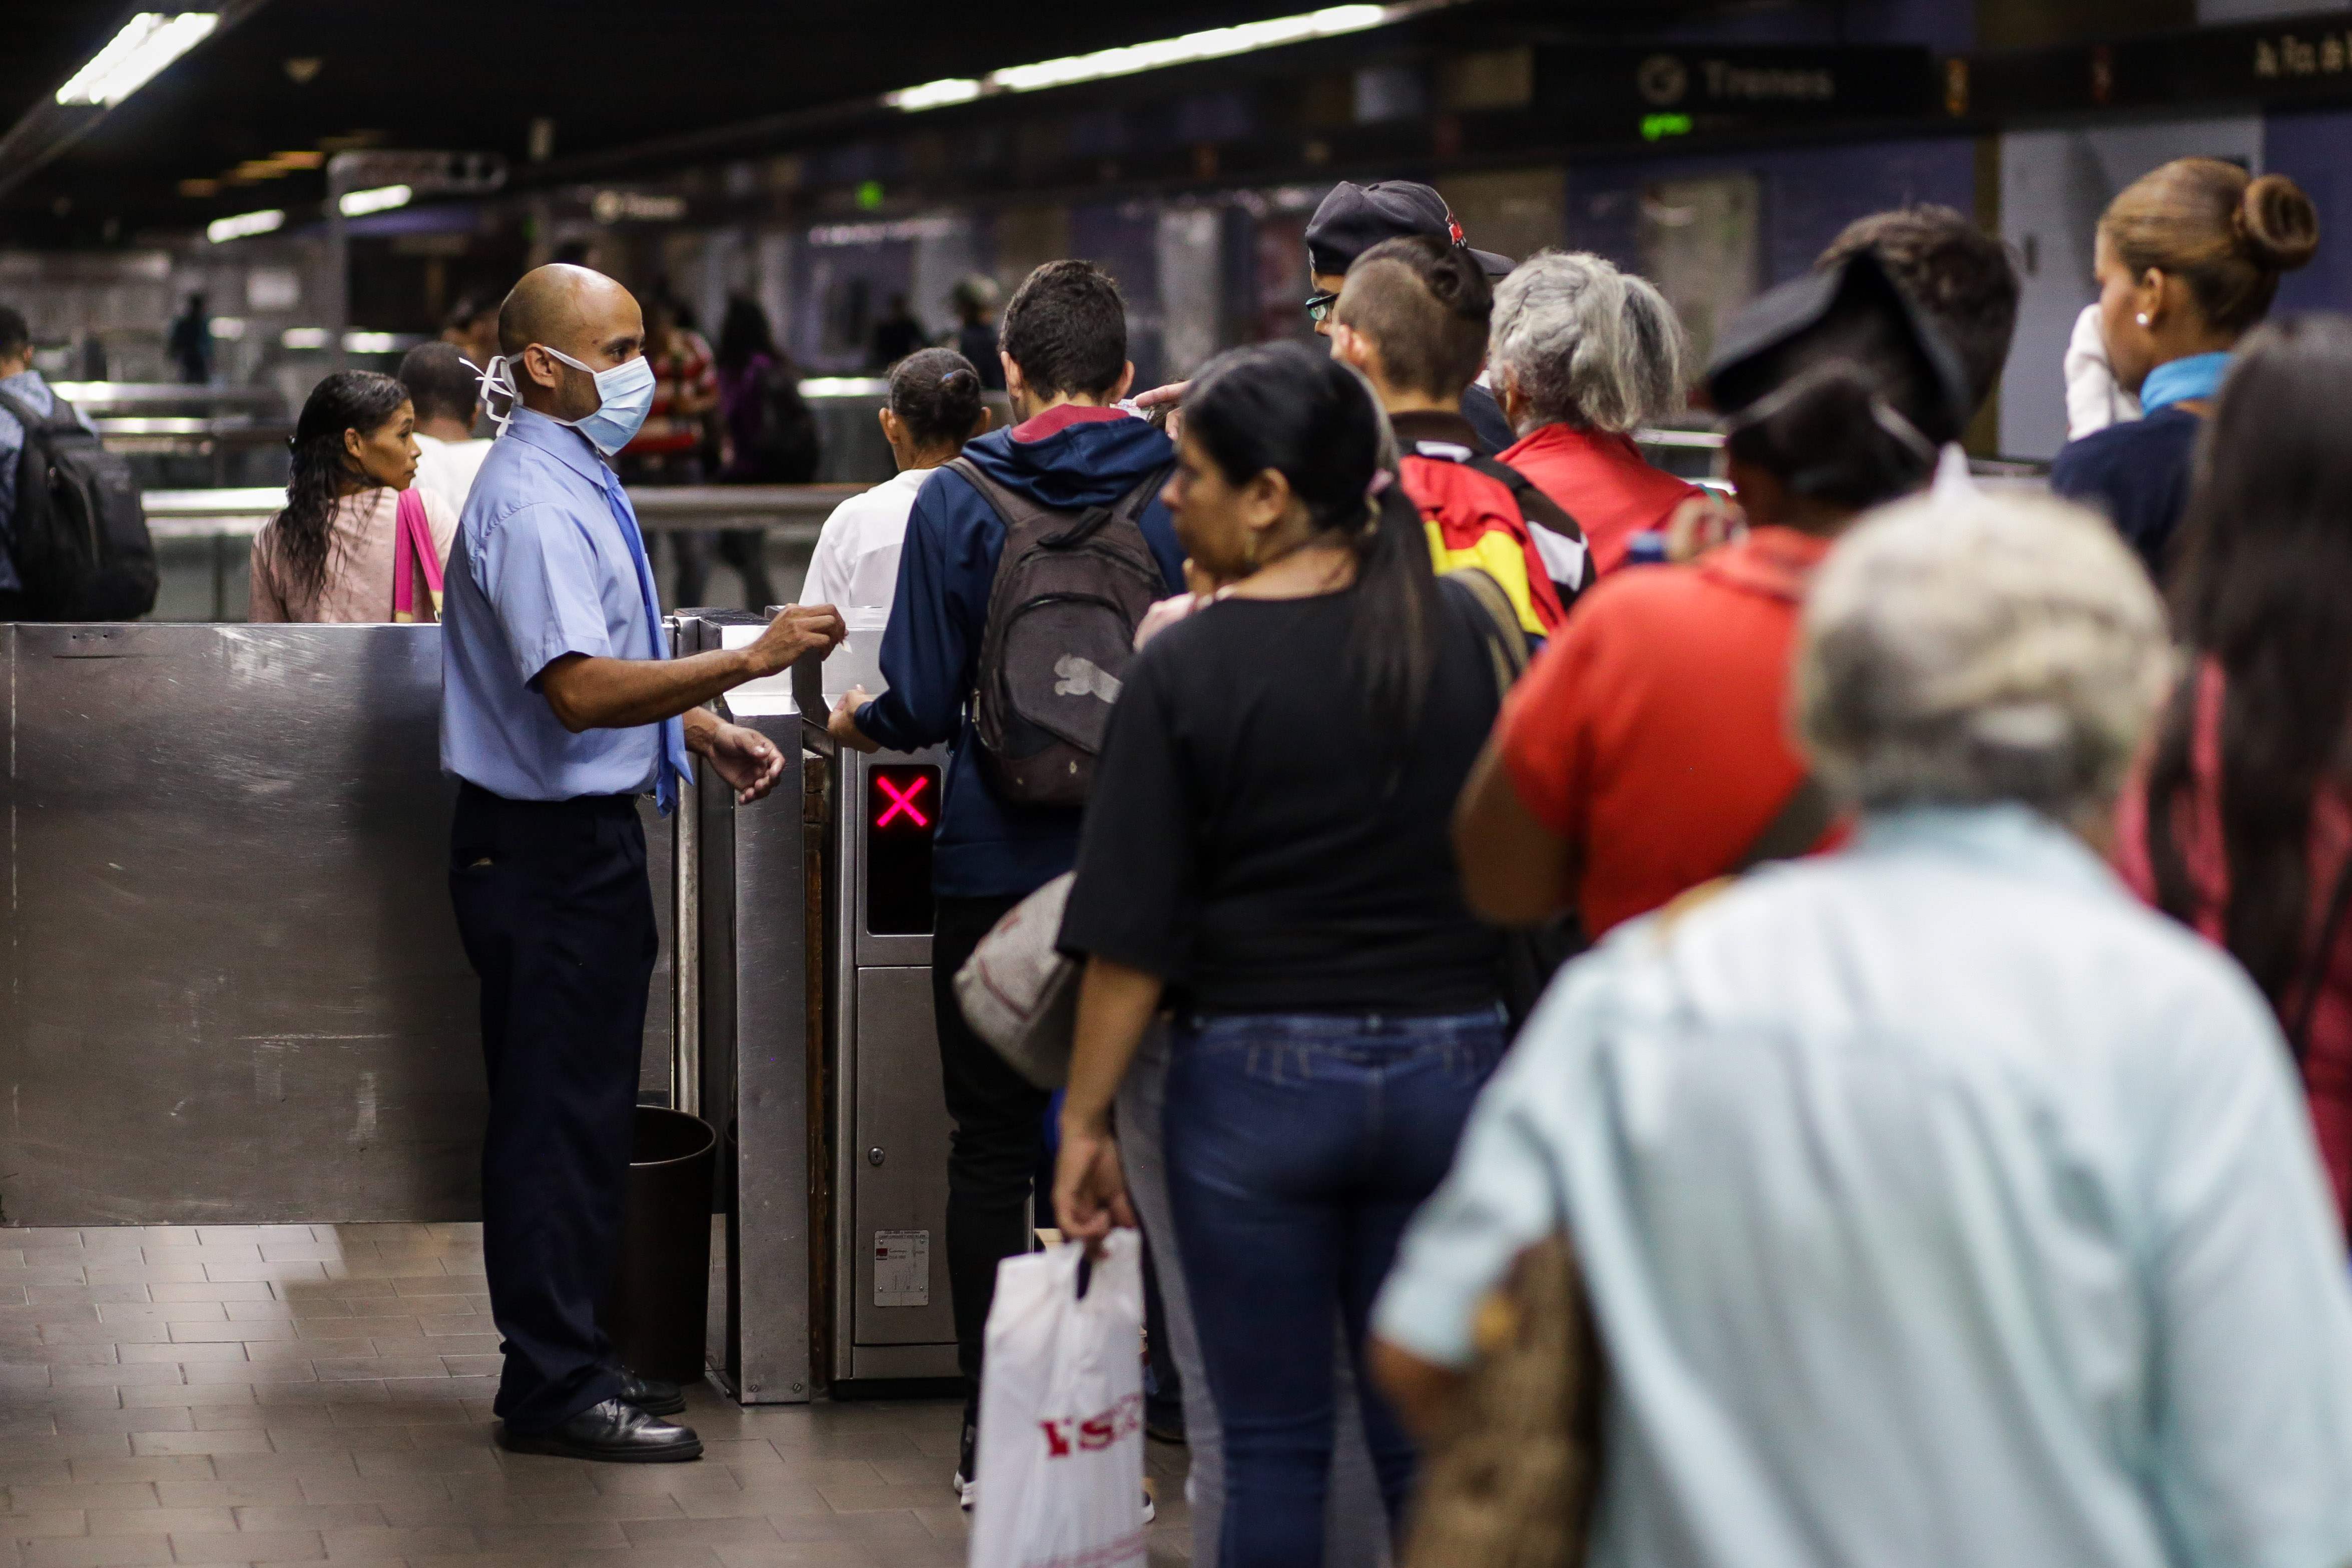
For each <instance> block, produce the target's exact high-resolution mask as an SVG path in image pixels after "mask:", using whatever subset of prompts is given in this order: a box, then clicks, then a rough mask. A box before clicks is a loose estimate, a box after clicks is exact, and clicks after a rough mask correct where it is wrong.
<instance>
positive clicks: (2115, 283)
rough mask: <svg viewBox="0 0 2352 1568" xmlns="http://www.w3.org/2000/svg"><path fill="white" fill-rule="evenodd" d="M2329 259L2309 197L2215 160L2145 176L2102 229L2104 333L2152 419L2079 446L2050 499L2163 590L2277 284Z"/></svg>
mask: <svg viewBox="0 0 2352 1568" xmlns="http://www.w3.org/2000/svg"><path fill="white" fill-rule="evenodd" d="M2318 248H2319V214H2318V211H2317V210H2316V209H2315V208H2314V207H2313V206H2312V204H2311V198H2310V197H2309V196H2306V195H2305V194H2304V193H2303V190H2302V188H2301V187H2300V186H2298V185H2297V184H2296V183H2294V181H2293V180H2290V179H2288V178H2287V177H2286V176H2285V175H2284V174H2264V175H2262V176H2261V177H2260V178H2256V177H2255V176H2253V175H2251V174H2248V173H2247V172H2246V171H2244V170H2243V169H2241V168H2239V167H2238V166H2237V165H2236V164H2235V163H2224V162H2221V160H2220V159H2218V158H2177V159H2175V160H2173V161H2172V162H2169V163H2167V164H2165V165H2164V166H2163V167H2162V168H2160V169H2158V170H2156V171H2155V172H2152V173H2148V174H2143V175H2142V176H2140V177H2139V178H2138V179H2137V180H2135V181H2133V182H2132V183H2130V184H2129V185H2127V186H2126V187H2125V188H2124V191H2123V193H2122V194H2120V195H2118V196H2117V197H2116V199H2115V200H2114V201H2113V202H2110V203H2109V204H2107V211H2106V214H2105V216H2104V217H2102V218H2100V220H2099V232H2098V242H2097V251H2096V260H2095V267H2097V272H2098V283H2099V326H2100V331H2101V335H2102V336H2103V337H2104V338H2105V342H2106V350H2107V361H2108V363H2109V364H2110V365H2111V366H2112V367H2113V368H2114V371H2115V379H2116V384H2117V385H2118V386H2120V387H2121V388H2122V389H2123V390H2124V391H2126V392H2135V393H2137V394H2138V398H2139V403H2140V407H2141V409H2142V410H2143V411H2144V416H2143V417H2142V418H2139V419H2136V420H2129V421H2126V422H2125V423H2121V424H2111V425H2109V426H2107V427H2106V428H2105V429H2104V430H2099V431H2095V432H2093V433H2092V434H2088V435H2085V436H2084V437H2083V439H2082V440H2080V441H2075V442H2070V443H2069V444H2067V445H2066V447H2065V449H2064V450H2063V451H2062V452H2060V453H2059V454H2058V460H2057V462H2056V463H2054V464H2053V465H2051V469H2050V487H2051V488H2052V489H2053V490H2055V491H2057V492H2058V494H2060V495H2062V496H2065V497H2072V498H2073V499H2075V500H2079V501H2084V502H2087V503H2088V504H2090V505H2091V506H2093V507H2097V508H2098V509H2100V510H2102V511H2104V512H2105V513H2106V514H2107V516H2108V517H2112V518H2113V519H2114V520H2115V524H2116V528H2118V529H2119V530H2121V532H2122V534H2123V536H2124V539H2125V541H2126V543H2128V544H2129V545H2130V546H2131V547H2132V549H2135V550H2137V552H2138V553H2139V558H2140V559H2141V560H2142V561H2143V562H2144V563H2146V565H2147V570H2148V571H2149V573H2150V575H2152V576H2154V577H2155V578H2156V580H2158V582H2162V581H2163V580H2165V575H2166V573H2167V572H2168V570H2170V567H2171V554H2172V549H2171V546H2172V536H2173V533H2174V531H2175V529H2176V528H2178V527H2179V522H2180V516H2181V510H2182V508H2183V507H2186V506H2187V504H2188V501H2189V455H2190V453H2191V451H2192V450H2193V449H2194V448H2195V446H2196V444H2197V434H2198V432H2199V431H2200V430H2201V429H2202V428H2203V427H2204V423H2205V416H2206V414H2208V413H2210V412H2211V410H2212V406H2213V396H2214V393H2215V392H2217V391H2218V390H2219V389H2220V387H2221V376H2222V373H2223V371H2226V370H2227V369H2228V368H2229V364H2230V355H2231V350H2234V349H2235V348H2236V347H2237V344H2238V340H2239V339H2241V338H2242V337H2244V336H2245V335H2246V333H2247V332H2248V331H2250V330H2252V329H2253V327H2254V326H2255V324H2256V323H2258V322H2260V321H2261V320H2262V319H2263V316H2265V315H2266V314H2268V313H2269V311H2270V308H2271V300H2272V298H2273V297H2274V296H2275V295H2276V294H2277V293H2278V285H2279V275H2280V274H2281V273H2283V272H2290V271H2293V270H2294V268H2296V267H2301V266H2303V265H2304V264H2305V262H2307V261H2309V260H2310V259H2311V257H2312V253H2313V252H2315V251H2316V250H2317V249H2318Z"/></svg>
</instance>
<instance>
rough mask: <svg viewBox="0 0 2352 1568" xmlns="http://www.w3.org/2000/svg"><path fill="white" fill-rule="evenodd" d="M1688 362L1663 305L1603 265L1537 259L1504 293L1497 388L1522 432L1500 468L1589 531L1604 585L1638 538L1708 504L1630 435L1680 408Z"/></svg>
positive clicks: (1499, 303)
mask: <svg viewBox="0 0 2352 1568" xmlns="http://www.w3.org/2000/svg"><path fill="white" fill-rule="evenodd" d="M1688 355H1689V342H1688V340H1687V339H1686V338H1685V336H1684V333H1683V329H1682V323H1681V322H1680V321H1679V320H1677V319H1675V312H1674V307H1672V306H1671V305H1668V304H1667V303H1666V301H1665V297H1664V296H1663V295H1661V294H1660V293H1659V292H1658V291H1657V289H1656V288H1654V287H1652V286H1651V285H1650V283H1649V281H1648V280H1647V279H1645V278H1642V277H1634V276H1633V275H1631V274H1629V273H1623V272H1620V271H1618V270H1617V268H1616V267H1612V266H1611V265H1610V264H1609V263H1608V262H1606V261H1603V260H1602V259H1601V257H1599V256H1587V255H1582V254H1576V255H1570V254H1568V253H1565V252H1561V251H1557V250H1547V251H1539V252H1538V253H1537V254H1536V255H1534V256H1529V257H1528V259H1527V260H1526V261H1524V262H1522V263H1520V264H1519V268H1518V270H1517V271H1516V272H1514V273H1512V274H1511V276H1510V277H1507V278H1505V279H1504V280H1503V281H1502V283H1501V285H1500V286H1499V287H1496V290H1495V318H1494V342H1493V347H1492V349H1491V350H1490V359H1489V379H1490V380H1492V381H1493V382H1494V383H1495V395H1496V400H1497V401H1498V402H1501V404H1502V405H1503V415H1504V417H1505V418H1507V419H1508V420H1509V421H1510V422H1511V427H1512V428H1513V429H1514V430H1517V431H1520V432H1522V433H1523V434H1521V436H1520V438H1519V440H1518V441H1517V444H1514V445H1511V446H1508V447H1506V448H1505V449H1504V451H1503V454H1502V457H1503V461H1504V462H1505V463H1507V464H1509V465H1511V466H1512V467H1514V468H1516V469H1517V470H1518V471H1519V472H1520V473H1522V474H1525V475H1526V476H1528V478H1530V479H1532V480H1534V481H1535V482H1536V484H1537V485H1538V486H1539V487H1541V489H1542V490H1543V492H1544V494H1546V495H1547V496H1549V497H1551V498H1552V500H1553V501H1555V502H1557V503H1558V504H1559V507H1561V508H1562V509H1563V510H1564V511H1566V512H1567V513H1568V514H1569V515H1570V516H1571V517H1574V518H1575V519H1576V520H1577V522H1578V523H1579V524H1580V526H1581V527H1582V528H1583V530H1584V538H1585V543H1586V544H1587V545H1588V546H1589V547H1590V548H1591V551H1592V570H1593V573H1594V574H1595V575H1596V576H1601V577H1605V576H1607V575H1608V574H1609V573H1611V572H1612V571H1614V570H1617V568H1618V567H1620V566H1622V565H1623V564H1624V560H1625V552H1626V550H1627V549H1628V548H1629V547H1630V546H1631V545H1632V544H1633V537H1634V536H1635V535H1636V534H1643V533H1663V532H1664V531H1665V529H1666V527H1667V524H1668V523H1669V522H1670V521H1672V520H1673V517H1674V516H1675V512H1676V511H1677V510H1679V509H1680V508H1682V507H1685V506H1689V505H1692V504H1694V503H1696V504H1699V505H1704V504H1705V502H1706V490H1705V489H1704V488H1703V487H1702V486H1697V485H1694V484H1692V483H1690V481H1688V480H1686V479H1678V478H1676V477H1675V476H1673V475H1672V474H1669V473H1666V472H1665V471H1664V469H1661V468H1655V467H1653V466H1652V465H1650V464H1649V462H1648V461H1647V460H1645V459H1644V458H1643V456H1642V454H1641V451H1640V449H1639V448H1638V447H1636V446H1635V445H1634V444H1633V436H1632V434H1630V433H1631V432H1633V430H1635V429H1638V428H1639V427H1641V426H1642V425H1644V424H1649V423H1653V422H1654V421H1656V420H1658V419H1661V418H1663V417H1664V416H1665V415H1667V414H1669V413H1673V412H1674V411H1675V410H1676V409H1678V408H1680V407H1681V406H1682V402H1683V382H1684V376H1685V369H1684V366H1685V361H1686V360H1687V358H1688Z"/></svg>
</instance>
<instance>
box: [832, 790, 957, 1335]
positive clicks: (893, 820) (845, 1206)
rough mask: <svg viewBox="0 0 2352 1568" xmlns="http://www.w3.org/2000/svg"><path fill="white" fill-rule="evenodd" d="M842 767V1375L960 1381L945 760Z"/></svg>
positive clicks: (838, 981)
mask: <svg viewBox="0 0 2352 1568" xmlns="http://www.w3.org/2000/svg"><path fill="white" fill-rule="evenodd" d="M837 762H838V767H839V768H840V773H839V777H838V779H836V789H835V797H834V810H833V835H832V840H831V850H832V853H831V855H830V856H829V858H828V865H827V873H828V876H829V878H830V879H831V882H832V888H833V896H832V897H831V898H830V899H828V901H827V903H828V907H829V910H830V912H831V918H832V920H833V933H832V943H831V961H830V968H831V971H832V976H833V992H832V996H833V1005H832V1007H831V1009H830V1014H831V1016H830V1019H829V1029H830V1032H831V1035H832V1039H831V1041H830V1049H831V1051H833V1052H834V1053H835V1054H834V1061H835V1064H836V1065H835V1073H834V1078H833V1082H834V1083H835V1086H836V1088H835V1107H834V1145H835V1154H834V1192H835V1252H834V1260H835V1268H834V1281H835V1292H836V1293H835V1298H834V1312H833V1324H834V1339H833V1375H834V1378H835V1381H855V1380H859V1379H882V1378H908V1377H952V1376H954V1375H956V1346H955V1321H954V1315H953V1312H952V1309H951V1307H950V1301H949V1296H948V1274H947V1196H948V1194H947V1157H948V1137H949V1132H950V1124H949V1121H948V1115H947V1107H946V1102H945V1099H944V1097H943V1095H942V1094H941V1092H940V1068H939V1035H938V1030H937V1029H936V1027H935V1025H934V1023H933V1015H932V999H931V970H930V959H931V910H930V900H929V882H930V841H931V836H932V833H933V831H935V829H936V826H937V823H938V802H939V799H940V783H941V779H942V777H943V774H944V770H945V767H946V757H945V754H944V753H942V752H940V751H936V750H933V751H925V752H921V753H919V754H916V755H913V756H907V755H901V754H898V753H893V752H877V753H873V754H870V755H862V754H860V753H857V752H854V751H844V752H843V753H841V754H840V756H839V758H838V759H837ZM877 1150H878V1151H880V1154H881V1156H882V1157H881V1160H880V1163H878V1164H877V1163H875V1161H874V1157H873V1156H874V1153H875V1152H876V1151H877ZM918 1248H919V1249H921V1252H922V1254H923V1258H922V1263H921V1267H920V1268H919V1269H918V1268H917V1266H916V1261H915V1256H914V1254H915V1251H916V1249H918ZM877 1252H879V1253H881V1254H882V1256H880V1257H878V1258H877ZM877 1287H878V1289H877ZM918 1303H919V1304H918Z"/></svg>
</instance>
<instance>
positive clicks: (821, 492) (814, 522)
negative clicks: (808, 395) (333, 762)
mask: <svg viewBox="0 0 2352 1568" xmlns="http://www.w3.org/2000/svg"><path fill="white" fill-rule="evenodd" d="M872 488H873V486H871V485H667V486H665V485H646V486H632V487H631V489H630V490H629V505H630V506H632V507H635V508H636V513H637V521H638V522H639V523H640V524H641V525H643V527H644V528H645V529H646V532H648V533H652V532H656V531H660V530H664V529H673V528H688V529H695V528H774V529H780V530H782V532H783V534H784V536H785V537H786V538H801V539H803V540H806V541H811V542H813V541H814V539H815V538H816V536H817V530H818V529H819V528H822V527H823V526H824V520H825V518H827V517H831V516H832V515H833V509H834V508H835V507H838V506H839V505H841V503H842V502H844V501H845V500H847V499H849V497H852V496H856V495H862V494H864V493H865V492H866V491H867V490H870V489H872ZM144 500H145V504H146V508H147V527H148V528H149V530H150V531H151V532H152V533H153V534H154V535H155V536H156V537H157V538H207V537H211V536H213V535H226V536H229V537H233V538H252V537H253V536H254V535H255V534H257V533H258V532H260V531H261V526H262V525H263V524H264V523H267V522H268V520H269V519H270V518H271V517H276V516H277V515H278V513H279V512H280V511H282V510H283V509H284V508H285V506H286V492H285V490H284V489H283V488H282V487H280V486H253V487H250V488H244V489H219V490H150V491H148V492H147V493H146V496H145V497H144Z"/></svg>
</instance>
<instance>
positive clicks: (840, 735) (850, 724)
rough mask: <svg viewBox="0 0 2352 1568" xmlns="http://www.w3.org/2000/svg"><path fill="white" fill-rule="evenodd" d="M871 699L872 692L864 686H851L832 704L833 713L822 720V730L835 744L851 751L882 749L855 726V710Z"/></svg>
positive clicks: (872, 738)
mask: <svg viewBox="0 0 2352 1568" xmlns="http://www.w3.org/2000/svg"><path fill="white" fill-rule="evenodd" d="M873 700H874V694H873V693H872V692H869V691H867V690H866V688H865V687H864V686H852V687H850V688H849V690H847V691H846V692H844V693H843V694H842V696H841V700H840V701H839V702H837V703H835V704H834V705H833V715H832V716H831V717H829V718H827V719H826V720H825V721H824V730H825V733H826V734H827V735H830V736H832V737H833V742H834V744H835V746H845V747H849V749H851V750H852V751H879V750H881V749H882V746H881V743H880V742H878V741H877V740H876V739H875V738H874V737H872V736H870V735H868V734H866V732H865V731H864V730H862V729H860V728H858V727H857V710H858V709H859V708H862V707H864V706H866V704H867V703H870V702H872V701H873Z"/></svg>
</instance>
